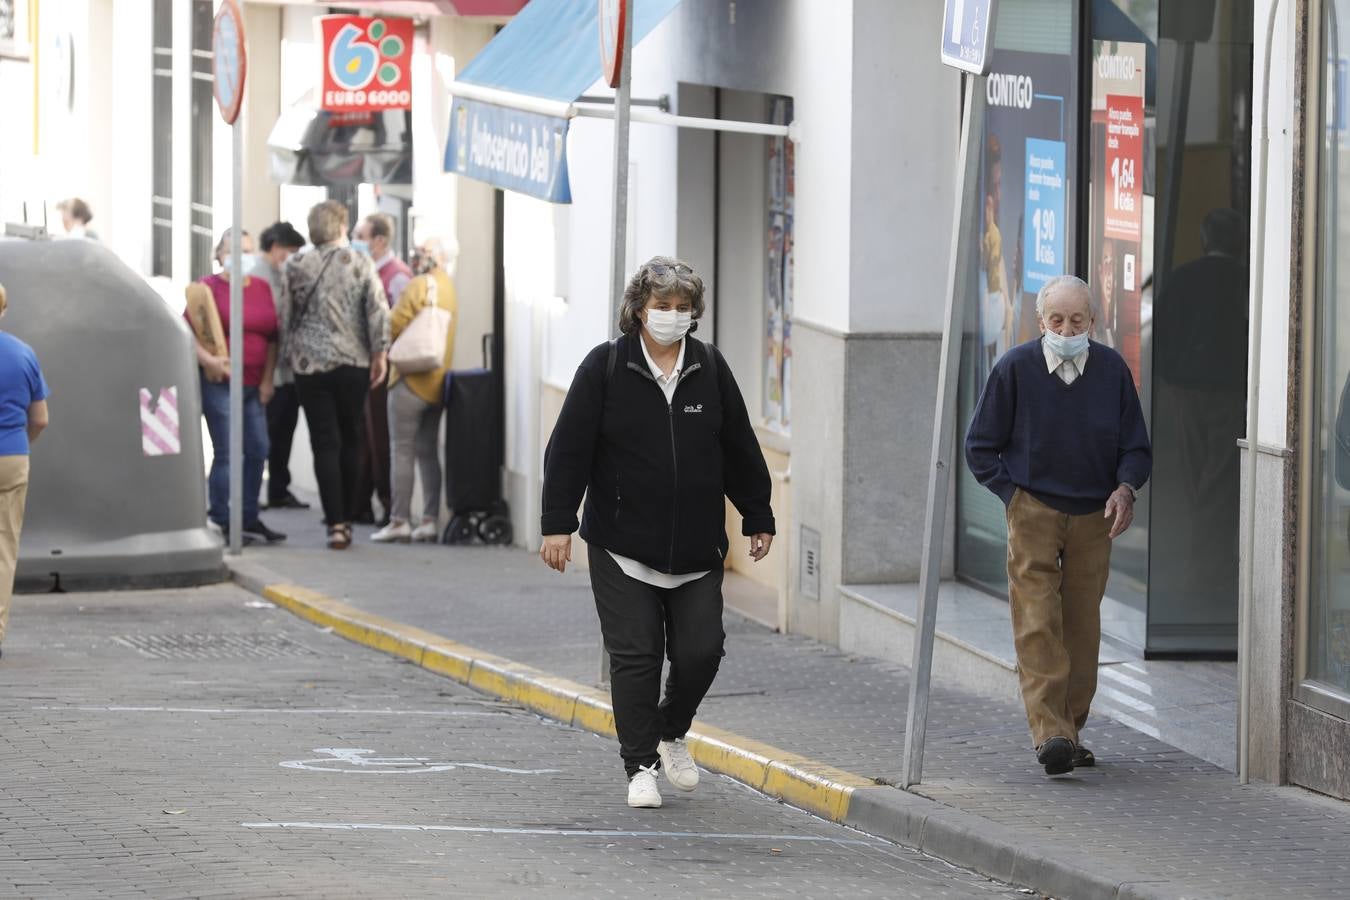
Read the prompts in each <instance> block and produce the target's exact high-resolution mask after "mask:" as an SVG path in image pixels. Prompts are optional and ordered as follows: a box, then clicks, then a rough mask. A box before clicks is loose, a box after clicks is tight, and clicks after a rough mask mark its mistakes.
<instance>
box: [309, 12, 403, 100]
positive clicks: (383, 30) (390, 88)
mask: <svg viewBox="0 0 1350 900" xmlns="http://www.w3.org/2000/svg"><path fill="white" fill-rule="evenodd" d="M318 23H319V25H318V27H319V29H320V32H321V35H322V41H321V45H322V47H323V81H322V85H321V87H320V89H319V102H318V106H319V108H320V109H326V110H328V111H330V112H379V111H381V110H386V109H410V108H411V107H412V43H413V23H412V20H411V19H395V18H386V17H382V16H381V17H371V16H323V17H322V18H320V19H319V20H318Z"/></svg>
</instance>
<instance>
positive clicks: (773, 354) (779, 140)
mask: <svg viewBox="0 0 1350 900" xmlns="http://www.w3.org/2000/svg"><path fill="white" fill-rule="evenodd" d="M769 103H770V112H769V121H770V122H772V123H773V124H775V125H786V124H788V123H789V122H791V121H792V100H790V99H789V98H787V97H775V98H773V99H772V100H770V101H769ZM768 145H769V150H768V152H769V167H768V172H769V185H768V216H767V217H766V223H767V226H768V229H767V230H768V234H767V238H768V245H767V246H768V252H767V253H766V254H765V272H764V384H763V394H762V397H761V400H762V407H763V408H762V410H761V412H762V414H763V416H764V424H766V425H767V426H768V427H770V428H773V429H775V430H777V431H783V432H786V431H788V430H789V428H790V426H791V424H792V241H793V228H792V225H793V211H794V205H795V204H794V194H795V192H796V172H795V151H794V147H793V143H792V141H790V140H788V139H787V138H783V137H775V138H770V139H769V141H768Z"/></svg>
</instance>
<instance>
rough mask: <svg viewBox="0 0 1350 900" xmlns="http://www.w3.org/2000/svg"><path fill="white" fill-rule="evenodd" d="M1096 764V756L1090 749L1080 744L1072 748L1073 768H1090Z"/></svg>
mask: <svg viewBox="0 0 1350 900" xmlns="http://www.w3.org/2000/svg"><path fill="white" fill-rule="evenodd" d="M1096 764H1097V757H1095V756H1093V755H1092V751H1091V750H1089V749H1088V748H1086V747H1084V746H1083V745H1082V744H1079V745H1078V746H1076V747H1074V748H1073V767H1074V768H1075V769H1090V768H1092V767H1093V766H1095V765H1096Z"/></svg>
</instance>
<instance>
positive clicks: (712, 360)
mask: <svg viewBox="0 0 1350 900" xmlns="http://www.w3.org/2000/svg"><path fill="white" fill-rule="evenodd" d="M695 340H698V339H697V338H695ZM699 343H701V344H702V345H703V351H704V353H706V354H707V356H708V371H709V372H711V373H712V377H713V382H714V383H715V384H716V385H717V387H718V390H719V391H720V390H721V388H722V382H721V380H719V379H718V377H717V351H716V350H715V349H713V345H712V344H710V343H708V342H707V341H699Z"/></svg>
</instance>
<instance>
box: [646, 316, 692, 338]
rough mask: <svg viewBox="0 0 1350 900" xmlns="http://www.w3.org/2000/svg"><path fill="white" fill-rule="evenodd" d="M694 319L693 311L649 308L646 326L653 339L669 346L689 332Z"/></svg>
mask: <svg viewBox="0 0 1350 900" xmlns="http://www.w3.org/2000/svg"><path fill="white" fill-rule="evenodd" d="M693 321H694V315H693V313H687V312H677V311H675V310H673V309H649V310H647V322H646V325H645V327H646V329H647V333H648V334H650V335H651V336H652V340H654V341H656V342H657V343H658V344H660V345H661V346H663V347H669V346H670V345H671V344H673V343H675V342H677V341H679V340H680V339H681V338H683V337H684V336H685V335H686V334H688V333H689V325H690V323H692V322H693Z"/></svg>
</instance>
